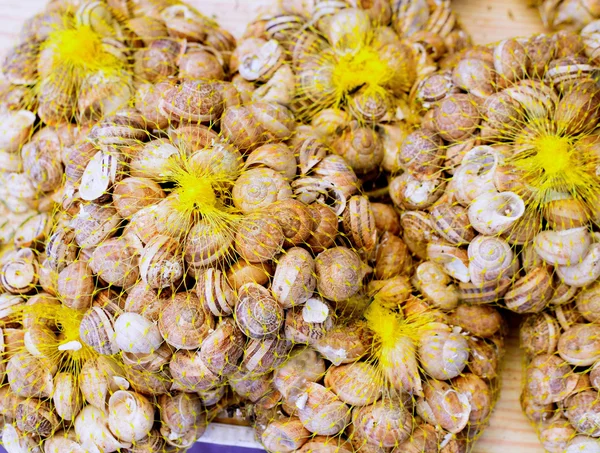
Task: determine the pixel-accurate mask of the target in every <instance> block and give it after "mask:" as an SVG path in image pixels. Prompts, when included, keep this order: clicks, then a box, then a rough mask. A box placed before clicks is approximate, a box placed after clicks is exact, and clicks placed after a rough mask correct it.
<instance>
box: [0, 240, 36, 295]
mask: <svg viewBox="0 0 600 453" xmlns="http://www.w3.org/2000/svg"><path fill="white" fill-rule="evenodd" d="M37 282H38V261H37V258H36V255H35V253H34V252H33V250H32V249H29V248H23V249H20V250H17V251H13V252H11V253H9V254H7V255H5V256H4V257H3V260H2V263H1V266H0V286H1V287H2V288H3V289H4V290H5V291H8V292H9V293H12V294H26V293H28V292H30V291H31V290H32V289H33V288H34V287H35V285H36V284H37Z"/></svg>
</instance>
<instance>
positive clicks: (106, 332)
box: [79, 307, 119, 355]
mask: <svg viewBox="0 0 600 453" xmlns="http://www.w3.org/2000/svg"><path fill="white" fill-rule="evenodd" d="M79 336H80V338H81V340H82V341H83V342H84V343H85V344H87V345H88V346H89V347H91V348H92V349H94V350H95V351H96V352H97V353H98V354H102V355H113V354H117V353H118V352H119V346H118V345H117V343H116V332H115V327H114V320H113V317H112V315H111V314H110V313H109V312H108V311H106V310H104V309H103V308H100V307H92V308H90V309H89V310H88V311H87V312H86V313H85V314H84V315H83V318H82V319H81V324H80V325H79Z"/></svg>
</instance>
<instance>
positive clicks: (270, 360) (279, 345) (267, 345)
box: [241, 336, 291, 373]
mask: <svg viewBox="0 0 600 453" xmlns="http://www.w3.org/2000/svg"><path fill="white" fill-rule="evenodd" d="M290 347H291V343H290V342H289V341H288V340H287V339H286V338H285V337H283V336H281V337H279V336H270V337H265V338H261V339H259V338H254V339H252V340H250V342H249V343H248V344H247V345H246V347H245V349H244V358H243V359H242V363H241V366H242V368H244V369H246V370H248V371H249V372H251V373H267V372H269V371H270V370H273V369H275V368H277V367H278V366H279V365H281V364H282V363H283V362H284V361H285V360H286V359H287V356H288V353H289V350H290Z"/></svg>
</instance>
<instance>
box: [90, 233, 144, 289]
mask: <svg viewBox="0 0 600 453" xmlns="http://www.w3.org/2000/svg"><path fill="white" fill-rule="evenodd" d="M132 239H133V240H132ZM140 246H141V243H139V241H138V240H137V237H135V238H134V237H125V236H121V237H119V238H111V239H107V240H106V241H104V242H102V243H101V244H99V245H98V246H97V247H96V248H95V249H94V252H93V253H92V257H91V259H90V267H91V269H92V271H93V272H94V273H95V274H96V275H97V276H98V277H99V278H101V279H102V280H103V281H105V282H106V283H108V284H110V285H114V286H119V287H122V288H129V287H131V286H133V285H134V284H135V282H136V281H137V278H138V276H139V267H138V262H139V252H140V248H141V247H140Z"/></svg>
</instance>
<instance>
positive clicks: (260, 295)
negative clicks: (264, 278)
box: [235, 283, 284, 338]
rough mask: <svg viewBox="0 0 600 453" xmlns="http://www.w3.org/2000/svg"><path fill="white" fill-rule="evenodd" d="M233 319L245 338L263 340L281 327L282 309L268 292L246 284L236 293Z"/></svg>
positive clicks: (261, 287) (254, 285)
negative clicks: (236, 300)
mask: <svg viewBox="0 0 600 453" xmlns="http://www.w3.org/2000/svg"><path fill="white" fill-rule="evenodd" d="M235 319H236V322H237V324H238V326H239V327H240V329H241V330H242V332H244V333H245V334H246V335H247V336H249V337H251V338H264V337H265V336H268V335H271V334H273V333H275V332H277V331H278V330H279V329H280V328H281V326H282V325H283V319H284V317H283V309H282V308H281V306H280V305H279V304H278V303H277V301H276V300H275V299H274V298H273V297H272V296H271V294H270V293H269V291H268V290H267V289H265V288H264V287H263V286H260V285H258V284H256V283H246V284H245V285H244V286H242V287H241V288H240V289H239V291H238V302H237V304H236V307H235Z"/></svg>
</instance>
